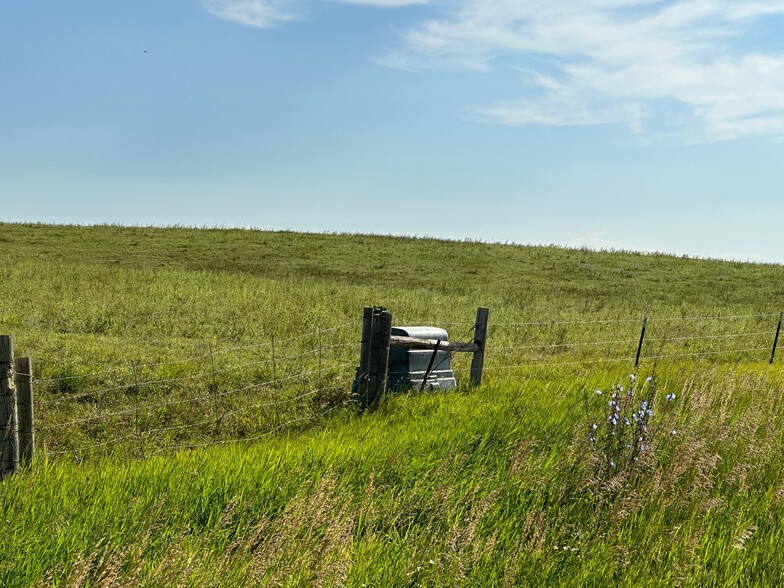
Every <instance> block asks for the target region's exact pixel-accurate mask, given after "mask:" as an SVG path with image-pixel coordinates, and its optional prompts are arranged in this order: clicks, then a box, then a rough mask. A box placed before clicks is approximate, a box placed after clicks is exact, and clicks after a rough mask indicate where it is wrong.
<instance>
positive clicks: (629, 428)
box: [584, 374, 677, 479]
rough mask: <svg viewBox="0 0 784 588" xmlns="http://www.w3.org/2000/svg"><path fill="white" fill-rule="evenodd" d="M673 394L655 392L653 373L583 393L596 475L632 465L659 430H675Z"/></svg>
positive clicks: (651, 444)
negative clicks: (671, 423)
mask: <svg viewBox="0 0 784 588" xmlns="http://www.w3.org/2000/svg"><path fill="white" fill-rule="evenodd" d="M676 398H677V395H676V394H675V393H674V392H670V393H668V394H666V395H663V393H661V392H660V391H659V387H658V383H657V381H656V377H655V376H649V377H647V378H644V379H643V378H638V377H637V375H636V374H630V375H629V379H628V382H624V383H622V384H621V383H617V384H615V385H614V386H612V387H610V388H608V389H606V390H602V389H597V390H595V391H594V392H593V394H589V393H587V392H586V393H584V400H585V412H586V418H587V422H588V427H587V428H588V431H587V436H588V441H589V443H590V450H591V453H592V457H593V458H594V459H593V461H594V463H595V464H596V467H597V469H598V471H597V472H596V473H597V474H599V475H600V477H601V478H604V479H606V478H610V477H614V476H616V475H618V474H619V473H621V472H628V471H631V470H633V469H634V468H635V466H636V464H638V463H639V462H640V461H641V460H642V458H643V457H645V456H646V455H648V454H650V452H651V451H652V448H653V447H654V440H655V438H656V435H657V432H658V431H659V430H662V429H663V430H665V431H669V436H670V437H675V436H677V430H676V429H675V428H674V427H672V426H667V425H668V424H670V418H669V417H671V416H673V414H674V413H673V407H674V406H675V401H676Z"/></svg>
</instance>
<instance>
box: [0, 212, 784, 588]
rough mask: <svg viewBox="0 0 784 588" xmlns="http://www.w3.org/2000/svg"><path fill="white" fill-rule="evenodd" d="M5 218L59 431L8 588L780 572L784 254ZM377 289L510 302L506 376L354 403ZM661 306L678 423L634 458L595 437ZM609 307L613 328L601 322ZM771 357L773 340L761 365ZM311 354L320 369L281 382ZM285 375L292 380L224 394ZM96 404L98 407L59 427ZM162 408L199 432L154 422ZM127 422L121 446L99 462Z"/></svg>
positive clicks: (6, 504)
mask: <svg viewBox="0 0 784 588" xmlns="http://www.w3.org/2000/svg"><path fill="white" fill-rule="evenodd" d="M2 228H3V245H4V250H5V251H7V252H8V253H9V255H10V256H11V259H12V260H13V261H12V263H10V264H7V265H4V266H2V267H0V278H2V279H3V280H4V283H6V284H12V287H10V288H8V289H7V290H6V293H5V295H4V296H3V297H2V298H0V329H1V330H4V331H6V332H10V333H11V334H13V335H14V336H15V341H16V348H17V353H18V354H20V355H28V354H30V355H32V356H33V360H34V366H35V370H36V375H37V377H38V378H41V379H43V380H45V381H44V382H40V383H39V384H38V386H37V389H36V394H37V398H38V400H39V401H40V402H41V405H40V407H39V409H40V410H39V415H40V417H41V420H40V421H39V424H40V425H41V426H42V427H47V426H48V427H53V426H55V428H52V429H50V430H48V431H41V440H42V442H43V444H44V445H46V451H43V452H42V453H41V458H40V459H39V460H38V461H36V462H35V463H34V464H33V465H32V467H31V468H29V469H27V470H25V471H22V472H20V473H19V474H18V475H15V476H13V477H11V478H8V479H6V480H3V481H2V482H0V486H2V492H0V531H2V537H3V539H4V541H3V542H1V543H0V584H2V585H6V586H20V587H21V586H25V587H26V586H50V585H54V586H114V585H148V586H177V585H180V586H254V585H280V586H301V585H313V586H333V585H334V586H340V585H346V586H363V585H366V586H455V585H458V586H543V585H567V586H569V585H570V586H591V585H594V586H603V585H610V584H613V585H621V586H664V585H684V586H695V585H710V586H738V585H740V586H743V585H749V586H751V585H763V586H767V585H771V586H772V585H777V584H779V583H780V582H781V580H782V577H781V576H782V575H784V572H783V570H784V566H782V561H781V556H779V555H778V549H777V546H778V544H780V542H781V539H782V537H781V535H780V531H779V529H778V524H777V521H778V519H779V518H780V517H781V516H782V514H784V513H783V512H782V497H784V479H783V478H782V474H781V467H780V466H781V463H782V457H783V456H782V447H784V445H782V441H784V439H782V434H781V431H782V430H784V428H782V411H781V409H780V402H781V397H782V389H783V385H784V372H783V371H782V369H781V367H780V365H779V364H775V365H774V366H768V365H767V357H768V356H769V351H766V350H765V351H763V349H767V348H768V346H769V344H770V343H771V340H772V335H773V333H774V330H775V315H776V314H777V312H778V310H779V308H780V307H781V306H782V304H781V301H782V296H783V295H784V291H782V289H781V284H782V283H784V282H782V280H781V277H782V268H781V267H780V266H764V265H749V264H735V263H721V262H716V261H705V260H691V259H676V258H669V257H666V256H640V255H633V254H627V253H619V254H609V253H591V252H587V251H571V250H562V249H547V248H525V247H517V246H491V245H487V244H482V243H448V242H442V241H435V240H422V241H417V240H411V239H384V238H378V237H368V236H362V235H356V236H337V235H295V234H287V233H283V234H281V233H259V232H248V231H192V230H191V231H189V230H185V229H167V230H164V229H141V228H136V229H123V228H120V227H95V228H93V227H87V228H86V227H47V226H21V225H3V227H2ZM373 303H377V304H384V305H386V306H388V307H390V308H391V309H392V311H393V314H394V315H395V317H396V319H395V322H396V323H397V324H402V323H421V324H437V325H444V326H445V327H447V328H448V329H449V330H450V335H451V336H452V338H455V339H456V338H460V336H461V335H463V334H466V333H467V331H468V329H470V323H471V322H472V319H473V313H474V309H475V307H476V306H478V305H486V306H489V307H490V308H491V325H492V326H491V330H490V337H489V344H488V345H489V348H488V355H487V371H486V378H485V379H486V384H485V386H484V387H482V388H479V389H473V390H469V389H464V388H460V389H458V390H456V391H454V392H451V393H447V394H411V395H407V396H397V397H393V398H387V399H385V400H384V402H383V403H382V405H381V406H380V408H379V409H378V410H377V411H375V412H374V413H368V414H364V415H358V414H356V413H355V412H354V411H353V410H352V409H350V408H348V407H344V406H342V405H341V402H342V399H344V398H345V395H346V393H347V388H348V384H349V381H350V379H351V376H352V372H351V370H352V364H353V362H354V361H355V360H356V355H357V351H358V346H357V344H358V337H359V315H360V309H361V307H362V306H364V305H367V304H373ZM644 315H648V316H649V317H652V320H651V323H650V325H651V326H650V332H649V335H648V336H649V338H650V341H649V343H648V346H647V347H646V348H645V350H644V354H643V362H642V365H641V368H640V370H639V371H638V372H636V373H635V376H636V378H637V380H636V381H637V382H639V383H641V384H642V383H643V382H645V380H646V379H647V377H649V376H650V377H652V378H654V381H655V385H656V388H655V394H654V395H652V396H651V400H652V404H651V406H652V409H651V410H652V411H653V413H652V415H650V421H649V422H648V423H647V424H648V425H649V427H650V431H651V435H650V437H647V438H646V439H645V445H646V450H645V451H639V449H640V447H639V446H638V447H637V449H638V451H636V452H635V451H634V446H632V448H628V450H629V451H632V453H624V451H626V450H627V448H626V441H628V440H629V439H628V438H626V437H624V443H623V444H622V445H618V444H612V442H608V441H609V437H608V436H607V435H609V429H608V428H604V429H603V434H604V435H605V437H603V438H601V441H602V442H594V441H592V439H591V437H592V436H593V435H594V434H593V432H592V431H593V429H592V427H591V425H592V424H593V423H597V424H598V422H599V421H601V423H602V425H603V426H605V423H606V422H607V419H608V414H607V413H606V408H605V406H606V405H605V404H602V403H599V402H598V400H597V398H598V396H597V395H596V394H595V390H597V389H599V390H602V391H604V392H605V393H611V390H612V388H613V386H617V385H623V386H625V387H626V386H628V383H629V375H630V372H632V363H633V355H634V351H635V350H636V340H637V338H638V337H639V328H640V323H641V320H642V316H644ZM716 316H719V317H723V318H722V319H721V320H716V319H702V320H699V321H693V320H684V319H690V318H693V317H716ZM737 316H741V317H743V318H727V317H737ZM619 319H624V320H626V319H628V322H617V321H618V320H619ZM670 319H677V320H670ZM588 320H591V321H608V322H574V321H588ZM354 323H356V329H355V328H354V327H353V326H352V325H353V324H354ZM532 323H537V324H532ZM540 323H541V324H540ZM332 327H339V328H338V329H336V330H335V331H331V332H330V333H329V335H328V336H327V335H324V336H322V337H321V339H322V340H321V345H322V346H324V339H325V338H327V339H329V342H330V344H335V345H342V346H343V347H337V348H334V349H333V350H332V351H331V352H326V351H325V352H324V353H322V354H321V359H322V362H321V365H320V366H317V365H316V362H315V361H314V358H316V357H318V356H316V355H313V356H307V357H306V356H304V355H303V354H305V353H307V352H311V351H313V350H314V349H315V348H317V346H318V345H319V331H321V330H326V329H329V328H332ZM765 333H769V335H766V334H765ZM303 334H304V335H306V336H302V335H303ZM273 337H275V339H276V341H278V342H280V341H281V340H284V339H285V340H289V341H288V342H287V343H286V344H285V346H283V348H284V349H285V354H286V355H291V356H293V357H294V359H292V360H288V362H287V361H286V360H281V359H279V358H280V356H278V358H276V362H275V374H274V376H273V375H272V374H271V372H270V369H271V368H270V360H271V354H270V352H271V342H272V338H273ZM695 337H699V338H698V339H697V338H695ZM746 338H748V339H746ZM739 339H740V340H739ZM597 342H601V344H600V345H597ZM237 347H239V348H241V349H233V350H231V351H226V352H225V353H222V351H225V350H227V349H229V348H237ZM747 348H755V349H756V348H759V350H757V351H754V352H736V351H737V350H739V349H747ZM190 358H196V359H193V360H191V359H190ZM654 358H656V359H654ZM607 359H617V360H618V361H617V362H615V361H612V362H610V361H600V360H607ZM455 361H456V369H457V370H458V375H459V376H460V375H461V374H464V373H465V372H464V370H465V363H464V362H465V358H456V360H455ZM319 367H320V368H321V371H319V369H318V368H319ZM222 370H223V371H222ZM278 370H279V371H278ZM287 370H288V371H287ZM302 370H305V371H309V372H313V371H314V370H315V373H311V374H310V375H309V376H308V377H307V378H304V377H303V378H302V379H300V380H297V382H296V386H291V385H289V384H286V383H284V380H283V379H284V378H285V377H286V374H298V373H300V371H302ZM94 374H97V375H94ZM190 376H193V377H192V378H191V377H190ZM270 377H273V378H274V379H275V380H277V379H278V378H279V379H280V380H281V382H280V384H279V385H277V386H273V387H272V388H267V387H263V388H260V389H255V390H249V391H247V392H246V393H237V394H231V395H226V396H225V397H223V396H221V395H220V394H221V393H223V392H228V391H231V390H234V389H235V388H237V387H241V386H242V385H244V384H251V385H252V384H254V383H264V382H268V381H269V379H270ZM316 377H318V378H319V381H320V384H319V383H317V382H316V380H315V379H313V378H316ZM178 378H182V379H178ZM160 380H169V381H167V382H160ZM146 381H156V382H158V383H156V384H147V385H143V386H140V385H138V383H139V382H146ZM462 381H465V378H462ZM126 386H127V387H126ZM116 387H120V388H119V389H117V390H113V389H112V388H116ZM316 388H323V389H324V391H323V393H320V394H319V395H315V396H314V397H313V398H310V397H308V399H307V401H306V402H288V403H286V402H285V401H288V400H291V399H294V398H297V397H298V395H299V394H300V393H304V392H307V391H309V390H314V389H316ZM640 390H641V392H640V394H642V388H641V389H640ZM671 394H674V395H675V399H674V400H673V401H671V402H668V401H667V396H668V395H671ZM591 395H593V396H591ZM194 397H198V398H200V400H198V401H195V402H192V401H190V399H193V398H194ZM602 398H607V397H606V396H602ZM180 401H187V402H180ZM268 401H272V403H271V404H269V405H268V406H266V407H257V408H253V409H250V410H245V411H244V412H236V413H233V414H232V415H230V416H227V417H226V419H225V420H223V421H221V422H220V425H219V427H218V428H215V422H214V421H213V420H210V419H211V417H212V416H213V415H214V414H215V413H216V412H217V413H221V414H223V413H226V414H228V413H230V412H232V411H234V410H240V411H241V410H242V409H244V408H247V407H250V406H253V405H254V404H259V403H266V402H268ZM603 402H604V401H603ZM635 402H637V400H635ZM47 403H49V404H47ZM173 403H176V404H173ZM152 405H160V407H159V408H149V407H150V406H152ZM630 406H631V405H630ZM137 407H141V410H138V411H137V410H136V408H137ZM145 407H147V408H145ZM285 407H287V408H285ZM640 408H641V407H640V406H638V405H636V404H635V405H634V406H633V407H632V408H630V409H629V410H632V409H633V410H640ZM646 408H647V407H646ZM286 411H289V412H286ZM118 412H119V413H122V414H119V415H115V416H107V415H109V414H110V413H118ZM629 414H631V413H629ZM91 417H95V418H91ZM145 418H149V419H150V420H149V422H146V421H145V420H144V419H145ZM204 418H208V421H209V424H208V425H207V426H206V428H205V427H202V426H198V425H199V423H200V422H201V421H202V420H203V419H204ZM71 420H82V421H83V422H82V423H80V424H79V425H78V426H74V427H61V428H60V429H58V428H57V427H56V425H58V424H59V423H62V422H68V421H71ZM289 421H291V422H292V424H291V425H290V426H285V427H278V423H279V422H283V423H285V422H289ZM157 423H165V424H168V425H169V426H172V427H178V426H179V425H184V426H185V427H187V428H183V429H171V430H169V431H163V432H160V433H154V434H153V433H149V431H150V430H152V429H153V428H156V427H158V424H157ZM158 428H162V427H158ZM597 428H598V427H597ZM673 430H674V431H675V432H676V434H674V435H672V434H671V432H672V431H673ZM123 431H126V432H127V433H128V435H129V440H128V443H119V444H117V445H116V449H115V450H112V451H103V450H98V449H96V450H94V451H90V450H89V449H84V448H89V447H90V446H91V445H97V444H99V443H103V442H104V441H110V440H112V439H114V438H115V436H116V435H122V434H124V433H123ZM145 433H148V434H145ZM267 433H269V434H267ZM262 434H263V435H264V436H263V437H261V438H260V439H256V440H252V441H249V440H248V439H255V438H256V437H259V436H260V435H262ZM624 434H625V433H624ZM215 442H218V443H219V444H214V445H212V444H213V443H215ZM203 443H204V444H207V443H209V444H211V445H209V446H206V447H204V448H196V449H188V448H189V447H193V446H197V445H201V444H203ZM159 446H165V447H168V448H169V449H168V450H167V451H166V452H164V453H157V454H156V453H155V451H156V448H157V447H159ZM178 446H181V447H183V449H181V450H177V449H176V447H178ZM58 450H65V451H70V450H73V451H74V453H69V454H67V455H55V454H56V452H57V451H58ZM619 452H620V453H619ZM618 455H621V456H622V457H625V458H628V459H625V461H622V460H620V459H618ZM47 456H48V457H47ZM633 458H636V459H633ZM609 461H614V462H615V465H616V467H609V466H608V464H609Z"/></svg>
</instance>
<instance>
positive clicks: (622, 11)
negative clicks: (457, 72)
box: [384, 0, 784, 140]
mask: <svg viewBox="0 0 784 588" xmlns="http://www.w3.org/2000/svg"><path fill="white" fill-rule="evenodd" d="M455 2H456V4H450V5H447V8H446V13H445V16H441V17H439V18H434V19H430V20H427V21H425V22H422V23H420V24H419V25H417V26H415V27H414V28H412V29H411V30H410V31H408V33H407V34H406V35H405V44H404V47H403V49H402V50H398V51H396V52H394V53H392V54H390V55H389V56H388V57H387V58H386V59H385V60H384V62H385V63H387V64H392V65H398V66H405V67H425V66H443V67H450V68H454V67H463V68H472V69H480V70H481V69H484V70H492V69H494V68H496V66H497V64H498V63H504V64H505V65H508V64H509V63H510V61H511V62H512V63H517V64H518V65H521V66H522V67H524V68H525V69H526V70H527V73H526V75H525V76H524V84H522V85H521V97H520V98H519V99H517V100H511V101H509V100H507V101H506V102H500V103H498V104H491V105H488V106H485V107H483V108H480V109H478V110H479V113H480V114H481V115H482V116H484V117H487V118H490V119H492V120H496V121H498V122H501V123H506V124H544V125H584V124H597V123H625V124H628V125H630V127H631V128H632V129H633V130H634V131H635V132H641V131H642V129H643V128H647V127H657V126H658V127H661V126H667V127H668V128H666V129H662V128H658V129H655V131H654V132H656V133H664V132H666V133H667V134H671V133H672V132H673V128H675V132H677V133H679V134H681V135H682V136H688V137H689V138H690V139H699V140H721V139H734V138H740V137H746V136H753V135H773V136H780V135H782V134H784V46H782V45H781V40H779V41H778V42H779V47H778V48H777V49H776V50H772V49H770V39H769V43H768V46H767V47H766V46H764V45H759V46H757V48H756V49H754V47H755V44H756V43H757V41H758V40H759V39H757V38H755V36H754V33H755V32H758V29H756V28H755V26H756V25H758V24H760V23H761V22H762V23H764V19H771V18H773V17H775V16H776V15H782V14H784V0H767V1H763V0H760V1H752V2H734V1H731V0H730V1H726V0H725V1H719V0H674V1H673V0H670V1H666V2H665V1H662V0H583V1H581V2H554V1H547V0H455ZM507 69H509V71H514V70H513V69H511V68H507ZM515 75H518V74H517V73H515ZM661 111H666V112H668V113H670V114H669V120H668V121H666V125H663V123H662V121H658V122H656V121H655V120H654V118H653V117H654V115H653V114H652V113H656V112H661ZM673 112H677V113H678V114H677V118H674V117H673V115H672V113H673Z"/></svg>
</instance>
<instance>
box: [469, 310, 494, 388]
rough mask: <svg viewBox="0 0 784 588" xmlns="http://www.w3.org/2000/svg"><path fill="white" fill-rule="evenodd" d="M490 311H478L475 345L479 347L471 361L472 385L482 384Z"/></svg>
mask: <svg viewBox="0 0 784 588" xmlns="http://www.w3.org/2000/svg"><path fill="white" fill-rule="evenodd" d="M489 313H490V311H489V310H488V309H487V308H482V307H480V308H477V309H476V324H475V326H474V343H475V344H476V345H477V346H478V347H479V349H477V350H476V351H474V357H473V358H472V359H471V385H472V386H480V385H481V384H482V369H483V368H484V365H485V342H486V341H487V316H488V314H489Z"/></svg>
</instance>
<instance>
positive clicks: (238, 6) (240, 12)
mask: <svg viewBox="0 0 784 588" xmlns="http://www.w3.org/2000/svg"><path fill="white" fill-rule="evenodd" d="M201 3H202V6H204V8H205V10H207V12H209V13H210V14H214V15H215V16H218V17H220V18H225V19H226V20H230V21H233V22H238V23H240V24H244V25H248V26H252V27H259V28H262V29H267V28H270V27H272V26H274V25H275V24H277V23H278V22H280V21H286V20H294V19H296V18H298V14H297V12H296V11H295V10H294V9H293V7H292V6H291V4H292V3H291V2H290V1H289V0H201Z"/></svg>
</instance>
